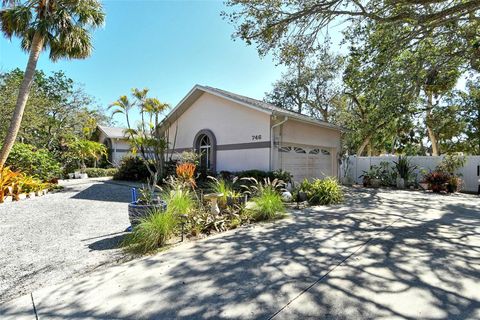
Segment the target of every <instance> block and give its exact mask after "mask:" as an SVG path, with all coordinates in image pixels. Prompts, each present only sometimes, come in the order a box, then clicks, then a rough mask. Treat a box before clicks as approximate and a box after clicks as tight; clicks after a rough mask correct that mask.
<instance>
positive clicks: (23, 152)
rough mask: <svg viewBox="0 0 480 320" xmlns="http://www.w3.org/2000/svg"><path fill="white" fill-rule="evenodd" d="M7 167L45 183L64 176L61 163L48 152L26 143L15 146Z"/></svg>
mask: <svg viewBox="0 0 480 320" xmlns="http://www.w3.org/2000/svg"><path fill="white" fill-rule="evenodd" d="M6 165H7V166H10V167H11V168H12V169H14V170H19V171H21V172H23V173H25V174H27V175H29V176H34V177H36V178H38V179H41V180H43V181H50V180H53V179H57V178H60V177H61V176H62V168H61V165H60V163H59V162H57V161H56V160H55V159H54V157H53V155H52V154H51V153H50V152H49V151H48V150H46V149H39V148H36V147H35V146H32V145H30V144H25V143H16V144H14V145H13V148H12V151H11V152H10V155H9V156H8V159H7V163H6Z"/></svg>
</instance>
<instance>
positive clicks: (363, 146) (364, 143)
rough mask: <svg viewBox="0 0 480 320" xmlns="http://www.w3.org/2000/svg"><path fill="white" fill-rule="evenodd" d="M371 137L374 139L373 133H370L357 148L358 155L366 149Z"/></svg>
mask: <svg viewBox="0 0 480 320" xmlns="http://www.w3.org/2000/svg"><path fill="white" fill-rule="evenodd" d="M370 139H372V135H371V134H370V135H368V136H367V137H366V138H365V140H363V142H362V145H361V146H360V147H359V148H358V149H357V157H360V156H361V155H362V153H363V150H365V147H366V146H367V145H368V144H369V143H370Z"/></svg>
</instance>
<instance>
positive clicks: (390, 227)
mask: <svg viewBox="0 0 480 320" xmlns="http://www.w3.org/2000/svg"><path fill="white" fill-rule="evenodd" d="M349 194H350V195H349V198H348V201H347V202H346V203H345V204H344V205H341V206H338V207H328V208H325V207H316V208H312V209H308V210H304V211H298V212H295V213H294V214H293V215H292V216H291V217H290V218H287V219H285V220H282V221H277V222H275V223H267V224H263V225H255V226H251V227H247V228H241V229H239V230H234V231H230V232H227V233H224V234H221V235H217V236H214V237H211V238H208V239H204V240H202V241H197V242H191V243H186V244H182V245H179V246H176V247H174V248H172V249H170V250H168V251H165V252H163V253H160V254H157V255H155V256H150V257H146V258H143V259H141V260H135V261H130V262H128V263H125V264H122V265H117V266H115V267H111V268H109V269H105V270H99V271H98V272H94V273H92V274H90V275H89V276H88V277H83V278H79V279H77V280H76V281H71V282H68V283H64V284H61V285H57V286H54V287H49V288H44V289H42V290H38V291H35V292H33V294H32V295H26V296H24V297H22V298H19V299H17V300H14V301H11V302H9V303H5V304H3V305H0V318H2V319H5V318H7V319H9V318H11V319H21V318H25V319H34V318H35V312H36V313H37V315H38V318H39V319H77V318H78V319H107V318H108V319H112V318H113V319H174V318H176V319H178V318H185V319H207V318H219V319H220V318H234V319H272V318H274V319H305V318H312V319H372V318H374V319H395V318H398V319H418V318H423V319H479V318H480V201H479V198H478V197H476V196H468V195H455V196H442V195H432V194H423V193H419V192H407V191H405V192H397V191H363V190H352V191H351V192H349ZM33 305H34V306H35V311H34V308H33Z"/></svg>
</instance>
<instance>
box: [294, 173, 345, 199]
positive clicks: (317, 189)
mask: <svg viewBox="0 0 480 320" xmlns="http://www.w3.org/2000/svg"><path fill="white" fill-rule="evenodd" d="M300 190H301V191H303V192H305V193H306V194H307V199H308V202H309V203H310V204H311V205H330V204H338V203H341V202H342V201H343V191H342V188H341V186H340V184H339V183H338V181H337V180H336V179H334V178H330V177H328V178H325V179H315V180H313V182H309V181H308V180H306V179H305V180H304V181H303V182H302V184H301V185H300Z"/></svg>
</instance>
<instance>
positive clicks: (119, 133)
mask: <svg viewBox="0 0 480 320" xmlns="http://www.w3.org/2000/svg"><path fill="white" fill-rule="evenodd" d="M98 127H99V128H100V130H102V131H103V133H105V135H106V136H107V137H108V138H115V139H125V138H126V137H125V134H124V133H123V131H124V130H125V128H119V127H105V126H98Z"/></svg>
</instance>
